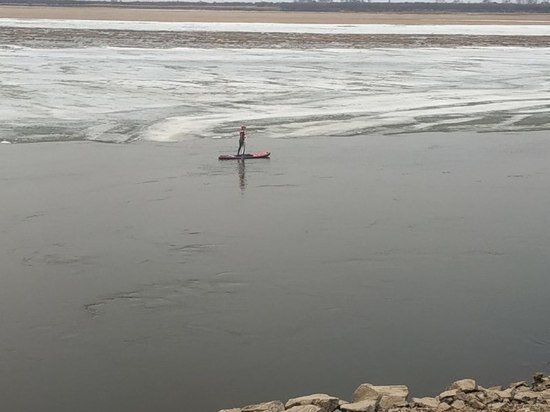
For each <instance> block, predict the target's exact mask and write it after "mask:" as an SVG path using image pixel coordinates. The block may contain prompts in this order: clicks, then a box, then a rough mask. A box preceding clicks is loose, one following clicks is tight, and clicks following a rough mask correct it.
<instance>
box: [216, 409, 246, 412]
mask: <svg viewBox="0 0 550 412" xmlns="http://www.w3.org/2000/svg"><path fill="white" fill-rule="evenodd" d="M218 412H241V408H232V409H222V410H221V411H218Z"/></svg>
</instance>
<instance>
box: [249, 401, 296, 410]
mask: <svg viewBox="0 0 550 412" xmlns="http://www.w3.org/2000/svg"><path fill="white" fill-rule="evenodd" d="M284 410H285V406H284V405H283V403H282V402H281V401H271V402H264V403H258V404H256V405H248V406H245V407H244V408H242V409H241V412H283V411H284Z"/></svg>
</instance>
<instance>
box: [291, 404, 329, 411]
mask: <svg viewBox="0 0 550 412" xmlns="http://www.w3.org/2000/svg"><path fill="white" fill-rule="evenodd" d="M285 412H326V409H324V408H321V407H320V406H316V405H301V406H293V407H292V408H290V409H285Z"/></svg>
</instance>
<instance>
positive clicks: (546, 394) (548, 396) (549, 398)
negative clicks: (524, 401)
mask: <svg viewBox="0 0 550 412" xmlns="http://www.w3.org/2000/svg"><path fill="white" fill-rule="evenodd" d="M540 396H541V397H542V399H546V401H547V402H550V389H546V390H545V391H542V392H540Z"/></svg>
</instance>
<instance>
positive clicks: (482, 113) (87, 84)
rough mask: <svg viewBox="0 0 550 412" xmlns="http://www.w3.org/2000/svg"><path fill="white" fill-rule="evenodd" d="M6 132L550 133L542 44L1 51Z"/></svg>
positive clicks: (153, 135) (60, 135)
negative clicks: (250, 128)
mask: <svg viewBox="0 0 550 412" xmlns="http://www.w3.org/2000/svg"><path fill="white" fill-rule="evenodd" d="M0 72H1V73H3V74H6V75H5V76H2V77H0V117H1V118H2V122H3V123H2V127H1V129H0V139H5V140H9V141H21V140H26V141H37V140H71V139H73V140H81V139H87V140H99V141H112V142H123V141H133V140H136V139H147V140H154V141H181V140H187V139H193V138H198V137H200V138H230V137H234V132H235V130H237V129H238V127H239V124H240V123H241V122H246V123H247V124H251V125H254V128H255V129H256V130H257V134H258V135H260V136H263V137H271V138H280V137H283V138H301V137H308V136H310V137H317V136H357V135H366V134H369V133H372V132H380V133H395V132H404V131H405V132H407V131H408V132H414V131H420V130H422V131H433V130H451V129H452V130H457V129H460V130H486V131H492V130H530V129H548V128H550V114H549V109H550V97H549V96H550V94H549V93H548V91H549V89H550V49H549V48H542V49H538V48H537V49H527V48H464V49H414V50H412V49H388V50H307V51H304V50H301V51H293V50H259V49H256V50H254V49H252V50H227V49H224V50H205V49H172V50H151V49H140V50H137V49H114V48H105V49H100V48H97V49H94V48H91V49H63V50H60V49H57V50H45V49H39V50H35V49H25V48H3V49H2V48H0Z"/></svg>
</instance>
